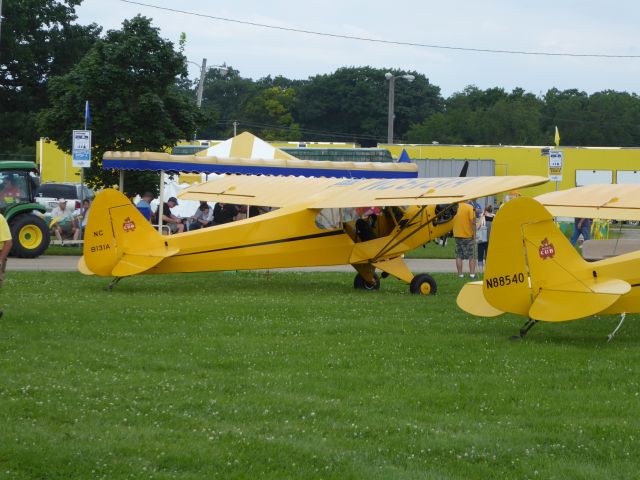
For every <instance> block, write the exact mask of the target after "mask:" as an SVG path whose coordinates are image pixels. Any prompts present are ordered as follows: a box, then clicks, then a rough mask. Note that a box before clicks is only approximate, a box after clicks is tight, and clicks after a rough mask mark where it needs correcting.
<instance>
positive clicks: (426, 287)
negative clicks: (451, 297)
mask: <svg viewBox="0 0 640 480" xmlns="http://www.w3.org/2000/svg"><path fill="white" fill-rule="evenodd" d="M409 290H410V291H411V293H415V294H417V295H435V293H436V292H437V291H438V286H437V285H436V281H435V280H434V279H433V277H432V276H431V275H429V274H427V273H421V274H420V275H416V276H415V277H413V280H411V284H410V285H409Z"/></svg>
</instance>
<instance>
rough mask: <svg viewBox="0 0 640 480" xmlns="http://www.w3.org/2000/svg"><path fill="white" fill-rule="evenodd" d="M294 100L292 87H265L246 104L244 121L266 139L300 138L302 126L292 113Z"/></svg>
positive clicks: (253, 131)
mask: <svg viewBox="0 0 640 480" xmlns="http://www.w3.org/2000/svg"><path fill="white" fill-rule="evenodd" d="M294 102H295V90H294V89H293V88H291V87H287V88H283V87H277V86H273V87H268V88H265V89H263V90H262V91H261V92H260V93H259V94H258V95H256V96H255V97H253V98H252V99H251V100H249V102H248V103H247V104H246V105H245V108H244V110H243V112H242V117H241V118H242V122H243V124H244V125H245V126H247V127H248V130H250V131H252V133H254V134H255V135H257V136H259V137H261V138H263V139H264V140H300V137H301V135H300V127H299V125H298V124H297V123H296V122H295V121H294V119H293V114H292V113H291V109H292V107H293V105H294ZM243 130H244V128H243Z"/></svg>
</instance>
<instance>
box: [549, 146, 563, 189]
mask: <svg viewBox="0 0 640 480" xmlns="http://www.w3.org/2000/svg"><path fill="white" fill-rule="evenodd" d="M562 158H563V152H562V151H561V150H550V151H549V180H551V181H552V182H561V181H562Z"/></svg>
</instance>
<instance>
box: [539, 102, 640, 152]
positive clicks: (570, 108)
mask: <svg viewBox="0 0 640 480" xmlns="http://www.w3.org/2000/svg"><path fill="white" fill-rule="evenodd" d="M555 125H557V126H558V128H559V130H560V137H561V142H562V145H577V146H589V145H591V146H623V147H631V146H638V144H640V97H638V95H636V94H632V93H627V92H616V91H613V90H605V91H602V92H596V93H593V94H592V95H588V94H587V93H586V92H582V91H578V90H575V89H571V90H564V91H559V90H557V89H551V90H549V91H548V92H547V93H546V95H545V126H544V129H545V132H547V136H548V137H550V138H552V136H553V131H554V126H555Z"/></svg>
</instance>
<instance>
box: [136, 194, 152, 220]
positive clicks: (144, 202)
mask: <svg viewBox="0 0 640 480" xmlns="http://www.w3.org/2000/svg"><path fill="white" fill-rule="evenodd" d="M152 201H153V193H151V192H145V194H144V195H142V197H140V201H139V202H138V203H137V204H136V208H137V209H138V210H139V211H140V213H141V214H142V216H143V217H144V218H146V219H147V220H149V221H150V222H151V223H153V219H152V210H151V202H152Z"/></svg>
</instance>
